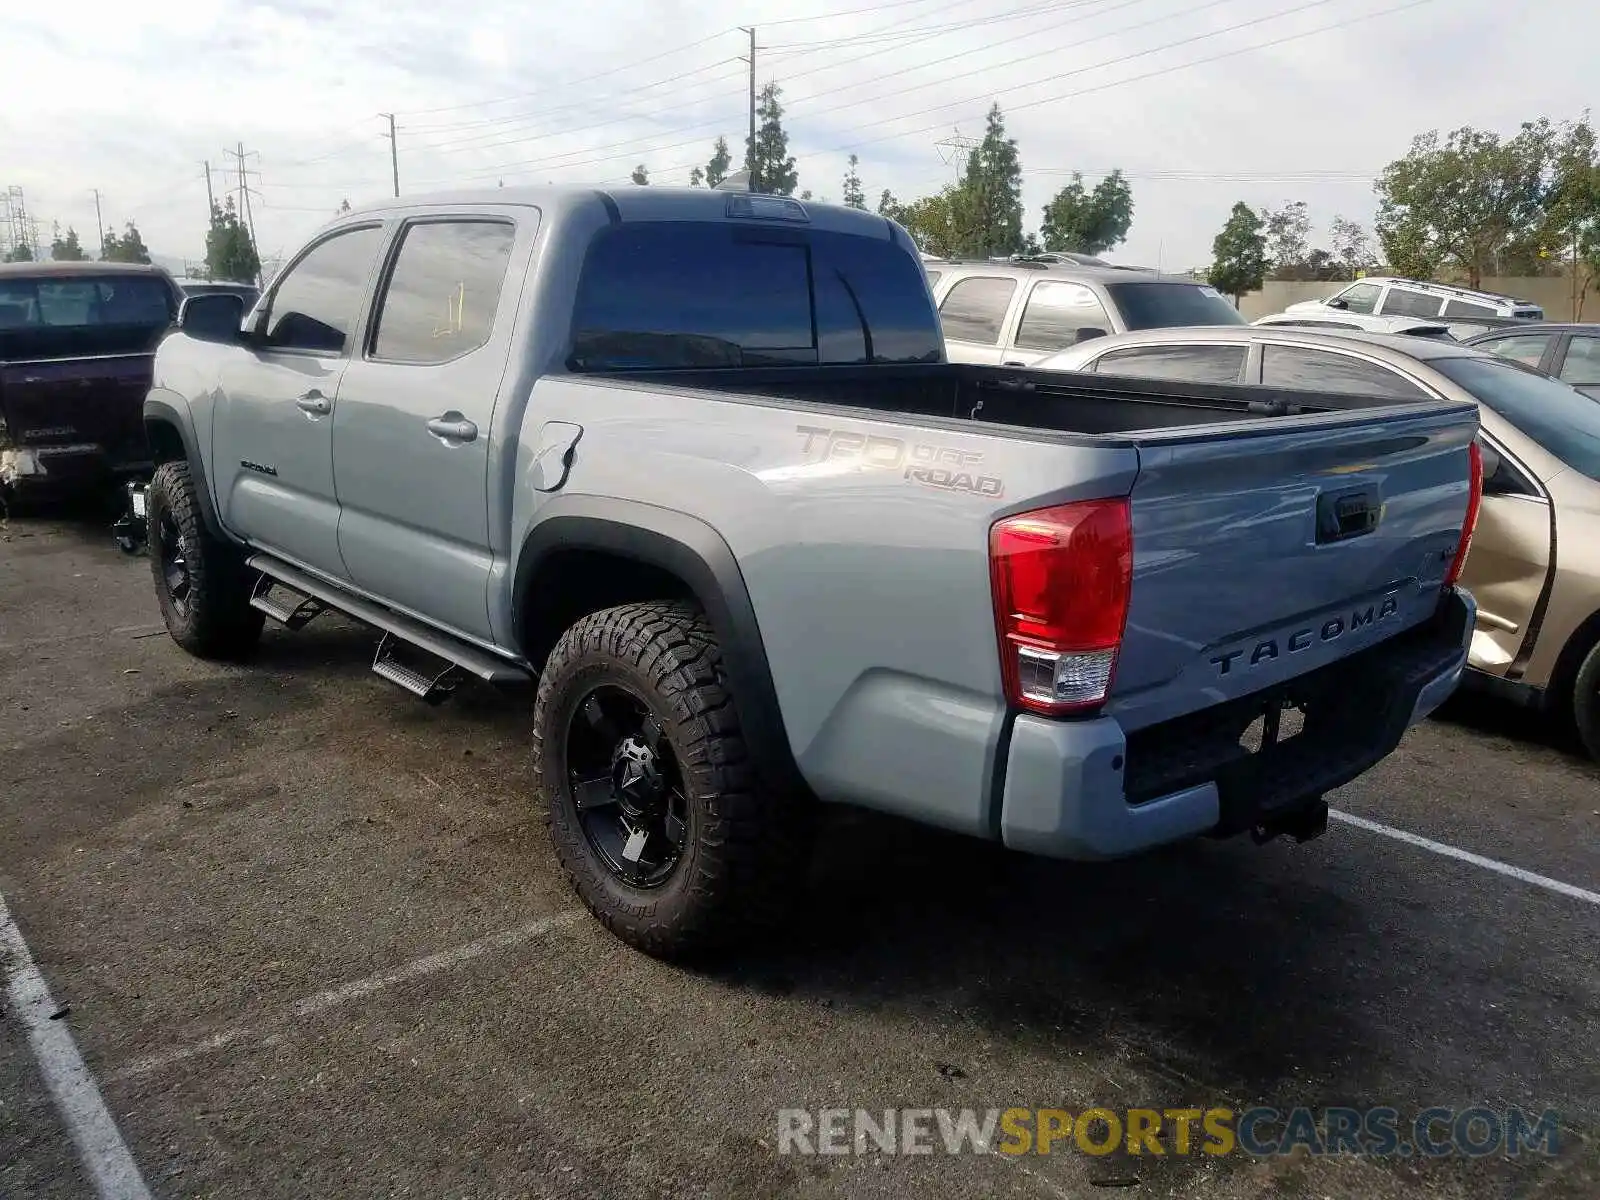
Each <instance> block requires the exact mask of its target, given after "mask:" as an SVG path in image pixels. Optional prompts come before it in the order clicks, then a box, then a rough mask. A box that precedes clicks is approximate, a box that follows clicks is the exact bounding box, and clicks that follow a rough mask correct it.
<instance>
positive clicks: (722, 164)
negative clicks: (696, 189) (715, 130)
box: [691, 137, 733, 187]
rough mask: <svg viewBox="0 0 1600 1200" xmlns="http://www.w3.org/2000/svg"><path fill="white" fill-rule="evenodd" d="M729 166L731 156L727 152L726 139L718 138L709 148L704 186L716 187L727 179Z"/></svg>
mask: <svg viewBox="0 0 1600 1200" xmlns="http://www.w3.org/2000/svg"><path fill="white" fill-rule="evenodd" d="M731 166H733V154H732V153H731V152H730V151H729V150H728V139H727V138H725V137H719V138H718V139H717V141H716V144H715V145H713V146H712V147H711V161H710V162H708V163H707V164H706V186H707V187H716V186H717V184H719V183H721V182H722V181H723V180H724V179H726V178H727V177H728V168H729V167H731ZM691 182H693V181H692V180H691Z"/></svg>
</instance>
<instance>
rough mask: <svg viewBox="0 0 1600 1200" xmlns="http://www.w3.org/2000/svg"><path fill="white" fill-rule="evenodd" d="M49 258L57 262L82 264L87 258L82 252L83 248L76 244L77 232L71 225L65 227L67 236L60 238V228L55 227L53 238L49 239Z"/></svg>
mask: <svg viewBox="0 0 1600 1200" xmlns="http://www.w3.org/2000/svg"><path fill="white" fill-rule="evenodd" d="M50 257H51V258H53V259H55V260H56V261H57V262H83V261H85V260H86V259H87V258H88V257H89V256H88V255H87V254H85V253H84V252H83V246H82V245H80V244H79V242H78V231H77V230H76V229H74V228H73V227H72V226H71V225H68V226H67V235H66V236H65V237H62V236H61V226H59V225H57V226H56V227H55V236H54V237H52V238H51V239H50Z"/></svg>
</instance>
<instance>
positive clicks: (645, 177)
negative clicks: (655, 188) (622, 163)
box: [629, 163, 650, 187]
mask: <svg viewBox="0 0 1600 1200" xmlns="http://www.w3.org/2000/svg"><path fill="white" fill-rule="evenodd" d="M629 178H630V179H632V180H633V182H634V183H636V184H638V185H639V186H640V187H645V186H647V185H648V184H649V182H650V172H649V171H647V170H645V166H644V164H643V163H640V164H639V165H638V166H637V167H635V168H634V169H633V174H632V175H630V176H629Z"/></svg>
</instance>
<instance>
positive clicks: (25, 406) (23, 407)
mask: <svg viewBox="0 0 1600 1200" xmlns="http://www.w3.org/2000/svg"><path fill="white" fill-rule="evenodd" d="M154 362H155V358H154V355H152V354H149V353H136V354H109V355H102V356H93V357H86V358H61V359H43V360H34V361H24V362H11V363H6V364H3V365H0V417H3V418H4V420H5V423H6V428H7V430H8V432H9V435H10V438H11V440H12V441H13V442H15V443H16V444H18V445H28V446H50V445H57V446H59V445H69V444H70V445H77V444H87V443H95V444H98V445H100V446H103V447H105V448H107V449H111V448H113V447H116V446H121V445H126V444H128V443H130V442H135V443H137V442H141V441H142V440H143V438H144V416H143V409H144V397H145V394H146V393H147V392H148V391H149V390H150V379H151V373H152V371H153V369H154Z"/></svg>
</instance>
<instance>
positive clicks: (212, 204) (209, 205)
mask: <svg viewBox="0 0 1600 1200" xmlns="http://www.w3.org/2000/svg"><path fill="white" fill-rule="evenodd" d="M202 165H203V166H204V167H205V169H206V228H207V229H209V228H211V214H212V213H214V212H216V211H217V198H216V197H215V196H214V195H212V193H211V160H210V159H206V160H205V162H204V163H203V164H202Z"/></svg>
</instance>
